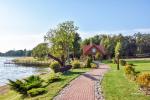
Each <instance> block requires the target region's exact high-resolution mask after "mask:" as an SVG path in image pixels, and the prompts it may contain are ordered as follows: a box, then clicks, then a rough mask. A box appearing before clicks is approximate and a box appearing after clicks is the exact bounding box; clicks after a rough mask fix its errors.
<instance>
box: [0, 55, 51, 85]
mask: <svg viewBox="0 0 150 100" xmlns="http://www.w3.org/2000/svg"><path fill="white" fill-rule="evenodd" d="M12 59H15V57H0V86H2V85H6V84H7V83H8V79H11V80H16V79H22V78H25V77H27V76H30V75H33V74H39V73H41V72H46V71H48V70H49V69H48V68H43V67H42V68H41V67H36V66H30V67H26V66H22V65H15V64H8V65H4V62H5V61H7V60H12Z"/></svg>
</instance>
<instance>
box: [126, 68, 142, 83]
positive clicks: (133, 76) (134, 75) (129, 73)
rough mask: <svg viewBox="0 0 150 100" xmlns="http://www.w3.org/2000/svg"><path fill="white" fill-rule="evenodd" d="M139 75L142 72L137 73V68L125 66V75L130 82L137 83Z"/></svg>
mask: <svg viewBox="0 0 150 100" xmlns="http://www.w3.org/2000/svg"><path fill="white" fill-rule="evenodd" d="M139 73H140V72H139V71H135V68H134V67H132V66H131V65H126V66H125V74H126V76H127V77H128V78H129V79H130V80H134V81H135V80H136V78H137V76H138V74H139Z"/></svg>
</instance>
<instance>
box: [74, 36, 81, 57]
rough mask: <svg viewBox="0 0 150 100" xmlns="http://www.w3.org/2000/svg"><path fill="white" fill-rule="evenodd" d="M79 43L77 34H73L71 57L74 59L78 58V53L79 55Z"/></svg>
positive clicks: (79, 39)
mask: <svg viewBox="0 0 150 100" xmlns="http://www.w3.org/2000/svg"><path fill="white" fill-rule="evenodd" d="M80 42H81V37H80V36H79V34H78V33H75V36H74V41H73V55H74V57H75V58H76V57H79V55H80V53H81V50H80V49H81V47H80V44H81V43H80Z"/></svg>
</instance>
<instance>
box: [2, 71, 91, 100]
mask: <svg viewBox="0 0 150 100" xmlns="http://www.w3.org/2000/svg"><path fill="white" fill-rule="evenodd" d="M87 71H89V69H73V70H71V71H70V72H68V73H65V74H63V75H62V76H61V78H62V80H61V81H58V82H54V83H51V84H50V85H48V86H47V90H48V92H47V93H45V94H43V95H40V96H36V97H33V98H31V97H30V98H22V97H21V95H20V94H18V93H16V92H14V91H9V92H8V93H7V94H4V95H0V100H22V99H24V100H51V99H53V97H54V96H56V95H57V94H58V92H59V91H60V90H61V89H62V88H63V87H65V86H66V85H67V84H68V83H69V82H70V81H71V80H73V79H74V78H76V77H77V76H79V75H80V74H82V73H84V72H87ZM41 77H42V79H44V80H46V79H48V77H49V74H45V75H41Z"/></svg>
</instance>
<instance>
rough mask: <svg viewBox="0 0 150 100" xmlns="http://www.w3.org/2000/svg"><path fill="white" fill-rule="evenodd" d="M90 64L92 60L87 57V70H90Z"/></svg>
mask: <svg viewBox="0 0 150 100" xmlns="http://www.w3.org/2000/svg"><path fill="white" fill-rule="evenodd" d="M91 63H92V58H91V57H88V59H87V63H86V66H87V67H88V68H91Z"/></svg>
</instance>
